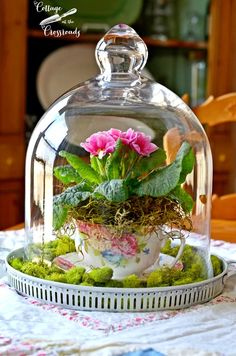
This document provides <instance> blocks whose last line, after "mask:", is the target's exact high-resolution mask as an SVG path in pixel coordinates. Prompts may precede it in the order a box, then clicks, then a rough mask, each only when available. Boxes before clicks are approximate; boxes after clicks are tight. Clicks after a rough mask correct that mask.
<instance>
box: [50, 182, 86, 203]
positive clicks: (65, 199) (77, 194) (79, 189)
mask: <svg viewBox="0 0 236 356" xmlns="http://www.w3.org/2000/svg"><path fill="white" fill-rule="evenodd" d="M91 194H92V193H91V190H90V187H89V186H88V185H87V184H86V183H84V182H83V183H80V184H77V185H74V186H73V187H69V188H67V189H66V190H64V192H62V193H61V194H59V195H56V196H55V197H54V204H55V205H59V204H61V205H63V206H67V207H72V208H74V207H76V206H78V205H79V204H80V202H82V201H84V200H86V199H88V198H89V196H90V195H91Z"/></svg>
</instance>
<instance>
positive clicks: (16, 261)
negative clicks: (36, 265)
mask: <svg viewBox="0 0 236 356" xmlns="http://www.w3.org/2000/svg"><path fill="white" fill-rule="evenodd" d="M23 264H24V261H23V260H22V258H13V259H12V260H11V261H10V265H11V266H12V267H13V268H15V269H17V270H18V271H21V269H22V266H23Z"/></svg>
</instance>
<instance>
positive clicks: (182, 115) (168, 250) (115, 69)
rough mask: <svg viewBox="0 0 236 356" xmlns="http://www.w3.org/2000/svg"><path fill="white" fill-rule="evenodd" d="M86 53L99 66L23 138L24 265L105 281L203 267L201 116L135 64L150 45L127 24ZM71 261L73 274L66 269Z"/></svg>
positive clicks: (206, 172) (206, 159)
mask: <svg viewBox="0 0 236 356" xmlns="http://www.w3.org/2000/svg"><path fill="white" fill-rule="evenodd" d="M95 55H96V60H97V63H98V65H99V67H100V70H101V74H99V75H98V76H96V77H94V78H92V79H90V80H87V81H86V82H84V83H81V84H79V85H78V86H76V87H74V88H72V89H71V90H70V91H68V92H67V93H65V94H64V95H63V96H61V97H60V98H59V99H58V100H57V101H56V102H55V103H54V104H53V105H52V106H51V107H50V108H49V109H48V110H47V112H46V113H45V115H44V116H43V117H42V119H41V120H40V121H39V123H38V125H37V126H36V128H35V130H34V132H33V134H32V137H31V140H30V143H29V147H28V151H27V158H26V201H25V203H26V204H25V208H26V212H25V226H26V236H27V245H26V249H25V251H26V255H27V258H28V259H29V260H30V262H31V267H32V266H35V265H37V264H38V266H39V267H40V268H41V269H40V271H41V272H42V273H41V276H43V277H44V278H46V279H51V280H54V281H64V282H67V283H76V284H82V285H99V283H100V285H102V286H104V287H106V286H108V285H109V286H114V287H115V286H122V283H123V285H124V286H126V287H127V286H131V287H132V286H133V287H138V286H142V287H145V286H147V287H159V286H169V285H182V284H188V283H192V282H198V281H202V280H204V279H207V278H210V277H212V267H211V259H210V254H209V242H210V235H209V229H210V201H211V190H212V157H211V152H210V148H209V143H208V140H207V138H206V135H205V132H204V130H203V128H202V126H201V125H200V123H199V121H198V119H197V118H196V117H195V115H194V114H193V112H192V111H191V110H190V108H189V107H188V106H187V105H186V104H185V103H184V102H183V101H182V100H181V99H180V98H179V97H178V96H177V95H176V94H174V93H173V92H171V91H170V90H168V89H167V88H165V87H164V86H162V85H160V84H158V83H156V82H154V81H152V80H149V79H148V78H146V77H144V76H142V74H141V71H142V69H143V68H144V66H145V63H146V61H147V56H148V52H147V47H146V45H145V43H144V42H143V40H142V39H141V38H140V37H139V36H138V35H137V33H136V32H135V31H134V30H133V29H132V28H130V27H129V26H127V25H117V26H115V27H113V28H112V29H111V30H110V31H109V32H108V33H107V34H105V36H104V37H103V38H102V39H101V40H100V41H99V42H98V44H97V47H96V53H95ZM79 70H82V69H81V68H78V71H79ZM45 266H47V268H46V267H45ZM74 267H75V268H77V272H76V273H77V274H76V276H77V277H76V278H75V277H73V276H75V275H73V273H70V278H69V277H68V278H67V277H65V275H66V274H67V273H68V271H67V270H68V269H69V270H70V269H71V268H72V269H73V268H74ZM66 271H67V272H66ZM66 278H67V279H66Z"/></svg>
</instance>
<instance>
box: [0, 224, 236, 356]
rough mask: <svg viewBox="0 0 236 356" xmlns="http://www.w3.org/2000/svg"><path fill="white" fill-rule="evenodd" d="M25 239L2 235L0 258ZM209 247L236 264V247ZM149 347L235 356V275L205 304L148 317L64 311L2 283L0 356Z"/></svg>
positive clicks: (19, 234) (102, 353)
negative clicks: (218, 293)
mask: <svg viewBox="0 0 236 356" xmlns="http://www.w3.org/2000/svg"><path fill="white" fill-rule="evenodd" d="M23 239H24V231H23V230H18V231H14V230H13V231H5V232H0V247H1V251H0V253H1V255H0V257H3V255H4V254H6V253H7V250H8V249H12V248H14V249H15V248H18V247H21V246H22V243H23ZM211 248H212V253H215V254H218V255H220V256H222V257H224V258H225V259H227V260H228V261H229V260H234V261H235V260H236V244H233V243H229V242H223V241H212V247H211ZM231 268H232V269H233V270H234V268H235V272H236V266H233V265H232V266H231ZM147 348H153V349H154V350H156V351H159V352H161V353H162V354H164V355H168V356H174V355H175V356H180V355H185V356H191V355H199V356H221V355H222V356H223V355H224V356H225V355H227V356H228V355H231V356H235V355H236V274H234V275H232V276H231V277H230V278H228V280H227V282H226V286H225V289H224V292H223V294H222V295H220V296H218V297H216V298H215V299H214V300H212V301H210V302H208V303H206V304H203V305H197V306H194V307H192V308H189V309H184V310H180V311H174V310H172V311H171V310H170V311H159V312H148V313H108V312H85V311H72V310H68V309H63V308H61V307H58V306H54V305H47V304H44V303H42V302H38V301H35V300H33V299H31V298H28V297H22V296H19V295H18V294H17V293H16V292H15V290H13V289H11V288H10V287H9V286H8V285H7V282H6V277H5V276H3V275H2V278H1V279H0V355H14V356H15V355H16V356H17V355H37V356H42V355H70V356H71V355H82V356H111V355H124V354H125V353H126V352H131V351H135V350H144V349H147Z"/></svg>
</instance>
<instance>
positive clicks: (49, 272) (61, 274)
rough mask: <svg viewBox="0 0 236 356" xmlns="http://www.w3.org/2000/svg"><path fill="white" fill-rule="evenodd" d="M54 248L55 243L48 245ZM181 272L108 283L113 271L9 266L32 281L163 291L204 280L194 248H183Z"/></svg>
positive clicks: (217, 268) (218, 266) (168, 249)
mask: <svg viewBox="0 0 236 356" xmlns="http://www.w3.org/2000/svg"><path fill="white" fill-rule="evenodd" d="M52 245H53V246H55V241H52ZM178 248H179V247H178V246H177V247H176V246H175V247H172V246H171V242H167V243H166V245H165V246H164V248H163V249H162V252H164V253H166V254H168V255H171V256H175V255H176V254H177V252H178ZM181 261H182V263H183V270H182V271H181V270H178V269H175V268H170V267H167V266H164V267H162V268H159V269H157V270H155V271H153V272H151V273H150V274H149V275H148V276H147V278H146V279H143V278H139V277H138V276H136V275H135V274H132V275H129V276H127V277H125V278H124V279H123V280H122V281H120V280H115V279H112V275H113V270H112V269H111V268H109V267H102V268H95V269H93V270H92V271H90V272H86V271H85V268H84V267H79V266H78V267H73V268H71V269H70V270H68V271H66V272H65V271H63V270H62V269H60V268H58V267H57V266H55V265H52V266H48V265H47V264H46V263H42V262H31V261H24V260H23V259H20V258H13V259H12V260H11V261H10V265H11V266H12V267H13V268H15V269H17V270H19V271H21V272H23V273H25V274H29V275H31V276H34V277H38V278H42V279H46V280H51V281H56V282H61V283H69V284H77V285H82V286H90V287H91V286H102V287H112V288H122V287H124V288H143V287H151V288H152V287H166V286H172V285H173V286H178V285H184V284H189V283H194V282H200V281H202V280H204V279H205V278H206V271H205V262H204V260H203V259H202V257H201V256H200V255H199V254H198V253H197V251H196V250H195V249H194V247H191V246H189V245H186V246H185V247H184V251H183V255H182V258H181ZM211 261H212V265H213V270H214V276H216V275H218V274H220V273H221V272H222V262H221V260H220V259H219V258H218V257H216V256H211Z"/></svg>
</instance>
